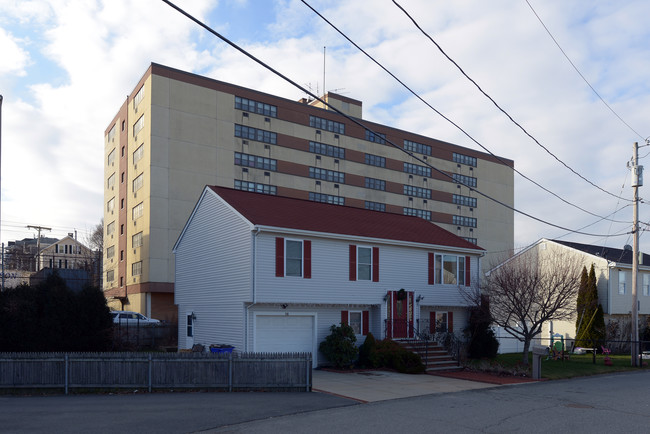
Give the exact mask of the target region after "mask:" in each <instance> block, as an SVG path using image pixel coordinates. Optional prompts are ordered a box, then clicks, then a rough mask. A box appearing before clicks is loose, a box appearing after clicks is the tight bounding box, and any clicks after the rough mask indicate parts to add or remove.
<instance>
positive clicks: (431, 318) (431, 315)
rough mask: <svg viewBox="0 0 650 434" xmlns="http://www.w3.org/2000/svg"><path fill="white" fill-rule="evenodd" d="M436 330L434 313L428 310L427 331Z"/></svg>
mask: <svg viewBox="0 0 650 434" xmlns="http://www.w3.org/2000/svg"><path fill="white" fill-rule="evenodd" d="M435 332H436V313H435V312H429V333H431V334H433V333H435Z"/></svg>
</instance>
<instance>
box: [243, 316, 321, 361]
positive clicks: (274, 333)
mask: <svg viewBox="0 0 650 434" xmlns="http://www.w3.org/2000/svg"><path fill="white" fill-rule="evenodd" d="M255 335H256V339H255V351H257V352H273V353H294V352H296V353H311V352H313V348H314V317H313V316H294V315H289V316H285V315H258V316H257V318H256V329H255Z"/></svg>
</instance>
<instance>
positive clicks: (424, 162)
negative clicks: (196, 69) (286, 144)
mask: <svg viewBox="0 0 650 434" xmlns="http://www.w3.org/2000/svg"><path fill="white" fill-rule="evenodd" d="M162 2H163V3H165V4H167V5H168V6H170V7H171V8H172V9H174V10H176V11H177V12H179V13H180V14H181V15H184V16H185V17H186V18H188V19H190V20H191V21H193V22H194V23H196V24H197V25H199V26H201V27H203V28H204V29H205V30H207V31H208V32H210V33H212V34H213V35H214V36H216V37H217V38H219V39H221V40H222V41H223V42H225V43H226V44H228V45H230V46H231V47H233V48H234V49H235V50H237V51H239V52H240V53H242V54H243V55H245V56H246V57H248V58H249V59H251V60H252V61H254V62H255V63H257V64H258V65H260V66H262V67H264V68H266V69H267V70H269V71H270V72H272V73H273V74H275V75H277V76H278V77H280V78H282V79H283V80H285V81H286V82H288V83H290V84H291V85H292V86H294V87H296V88H297V89H299V90H301V91H302V92H303V93H306V94H307V95H309V96H311V97H312V98H314V99H316V100H318V101H319V102H320V103H322V104H324V105H325V106H327V107H328V108H329V109H330V110H332V111H334V112H336V113H337V114H339V115H340V116H343V117H344V118H346V119H347V120H349V121H350V122H352V123H354V124H356V125H358V126H359V127H361V128H363V129H364V130H367V131H369V132H371V133H372V134H374V135H376V136H379V134H378V133H377V132H375V131H373V130H372V129H370V128H369V127H367V126H365V125H364V124H362V123H361V122H359V121H358V120H357V119H355V118H353V117H351V116H348V115H347V114H345V113H343V112H342V111H340V110H338V109H337V108H336V107H333V106H331V105H330V104H328V103H327V102H325V101H324V100H323V99H321V98H320V97H318V96H317V95H315V94H313V93H312V92H311V91H309V90H307V89H306V88H304V87H303V86H301V85H300V84H298V83H296V82H295V81H294V80H292V79H291V78H289V77H287V76H286V75H284V74H282V73H281V72H279V71H277V70H276V69H274V68H273V67H271V66H270V65H268V64H266V63H265V62H263V61H262V60H260V59H258V58H257V57H255V56H253V55H252V54H251V53H249V52H248V51H246V50H244V49H243V48H241V47H240V46H239V45H237V44H235V43H234V42H232V41H231V40H230V39H228V38H226V37H225V36H223V35H221V34H220V33H219V32H217V31H216V30H214V29H212V28H211V27H210V26H208V25H207V24H205V23H203V22H202V21H200V20H199V19H197V18H195V17H194V16H192V15H190V14H189V13H188V12H186V11H184V10H183V9H181V8H180V7H178V6H176V5H175V4H174V3H172V2H171V1H169V0H162ZM385 141H386V142H387V143H389V144H390V145H391V146H393V147H394V148H396V149H398V150H400V151H402V152H404V153H406V154H408V155H410V156H411V157H412V158H413V159H415V160H417V161H419V162H421V163H422V164H424V165H426V166H428V167H430V168H431V169H433V170H434V171H436V172H437V173H439V174H441V175H442V176H444V177H446V178H449V179H450V180H451V181H452V182H454V183H456V184H462V185H464V186H465V187H467V188H469V189H470V190H471V191H474V192H476V193H477V194H479V195H481V196H483V197H484V198H486V199H488V200H491V201H492V202H494V203H497V204H499V205H501V206H503V207H505V208H508V209H510V210H512V211H513V212H516V213H518V214H521V215H523V216H526V217H528V218H530V219H532V220H535V221H537V222H539V223H543V224H546V225H548V226H552V227H555V228H558V229H562V230H565V231H572V230H571V229H569V228H566V227H564V226H560V225H557V224H555V223H551V222H548V221H546V220H543V219H541V218H539V217H535V216H534V215H532V214H530V213H527V212H524V211H522V210H519V209H516V208H515V207H513V206H511V205H508V204H506V203H504V202H502V201H500V200H498V199H495V198H493V197H491V196H489V195H487V194H485V193H483V192H481V191H479V190H477V189H475V188H473V187H471V186H469V185H467V184H465V183H463V182H459V181H458V180H456V179H454V178H453V177H452V176H451V175H449V174H448V173H446V172H444V171H442V170H440V169H438V168H436V167H434V166H432V165H431V164H429V163H428V162H427V161H425V160H423V159H421V158H419V157H417V156H415V155H413V153H412V152H409V151H406V150H404V149H402V148H401V147H400V146H397V145H396V144H395V143H393V142H392V141H390V140H389V139H385ZM573 232H574V233H577V234H580V235H585V236H591V237H602V236H603V235H602V234H592V233H587V232H580V231H573Z"/></svg>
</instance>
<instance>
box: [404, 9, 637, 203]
mask: <svg viewBox="0 0 650 434" xmlns="http://www.w3.org/2000/svg"><path fill="white" fill-rule="evenodd" d="M393 3H394V4H395V6H397V7H398V8H399V9H400V10H401V11H402V12H404V14H405V15H406V16H407V17H408V18H409V19H410V20H411V22H413V24H414V25H415V27H417V28H418V30H420V32H422V34H423V35H424V36H426V37H427V38H428V39H429V40H430V41H431V42H432V43H433V44H434V45H435V46H436V47H437V48H438V50H439V51H440V52H441V53H442V54H443V55H444V56H445V57H446V58H447V60H449V61H450V62H451V63H453V64H454V66H456V68H457V69H458V70H459V71H460V72H461V74H463V75H464V76H465V78H467V79H468V80H469V81H470V82H471V83H472V84H473V85H474V86H475V87H476V88H477V89H478V90H479V92H481V93H482V94H483V95H484V96H485V97H486V98H487V99H489V100H490V101H491V102H492V104H494V106H495V107H496V108H497V109H499V111H500V112H501V113H503V114H504V115H506V117H507V118H508V119H509V120H510V121H511V122H512V123H513V124H515V125H516V126H517V127H518V128H519V129H520V130H521V131H523V133H524V134H525V135H527V136H528V137H530V139H532V140H533V141H534V142H535V143H536V144H537V145H538V146H539V147H540V148H542V149H543V150H544V151H546V152H547V153H548V154H549V155H550V156H551V157H553V158H554V159H555V160H557V161H558V162H559V163H560V164H562V165H563V166H564V167H566V168H567V169H569V170H570V171H571V172H573V173H574V174H575V175H576V176H578V177H579V178H581V179H582V180H584V181H585V182H587V183H588V184H590V185H592V186H594V187H596V188H597V189H598V190H600V191H602V192H604V193H607V194H608V195H610V196H613V197H616V198H619V199H623V200H627V201H630V202H631V200H630V199H626V198H621V197H619V196H617V195H615V194H614V193H611V192H609V191H607V190H605V189H604V188H602V187H600V186H598V185H596V184H595V183H593V182H592V181H590V180H589V179H587V178H585V177H584V176H582V175H581V174H580V173H578V172H577V171H576V170H574V169H573V168H572V167H571V166H569V165H568V164H566V163H565V162H564V161H562V160H561V159H560V158H559V157H558V156H556V155H555V154H554V153H553V152H551V151H550V150H549V149H548V148H547V147H546V146H544V145H542V144H541V143H540V142H539V140H537V139H536V138H535V137H534V136H533V135H532V134H530V133H529V132H528V131H527V130H526V129H525V128H524V127H523V126H522V125H521V124H519V123H518V122H517V121H515V119H514V118H513V117H512V116H511V115H510V114H509V113H508V112H507V111H505V110H504V109H503V108H501V106H500V105H499V104H498V103H497V102H496V101H495V100H494V99H493V98H492V97H491V96H490V95H488V94H487V93H486V92H485V91H484V90H483V89H482V88H481V86H479V85H478V83H476V81H474V80H473V79H472V78H471V77H470V76H469V75H467V73H466V72H465V71H464V70H463V68H461V67H460V65H458V63H456V62H455V61H454V60H453V59H452V58H451V57H450V56H449V55H448V54H447V53H446V52H445V51H444V50H443V49H442V47H441V46H440V45H439V44H438V43H437V42H436V41H435V40H434V39H433V38H432V37H431V36H430V35H429V34H428V33H427V32H426V31H425V30H424V29H423V28H422V27H420V25H419V24H418V23H417V21H415V19H414V18H413V17H412V16H411V15H410V14H409V13H408V12H407V11H406V10H405V9H404V8H403V7H402V6H401V5H400V4H399V3H397V1H396V0H393Z"/></svg>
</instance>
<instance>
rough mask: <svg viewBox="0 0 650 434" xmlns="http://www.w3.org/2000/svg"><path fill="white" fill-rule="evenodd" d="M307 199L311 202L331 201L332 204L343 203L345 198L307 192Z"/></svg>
mask: <svg viewBox="0 0 650 434" xmlns="http://www.w3.org/2000/svg"><path fill="white" fill-rule="evenodd" d="M309 200H311V201H313V202H323V203H331V204H332V205H345V198H344V197H341V196H334V195H331V194H324V193H314V192H311V191H310V192H309Z"/></svg>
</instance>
